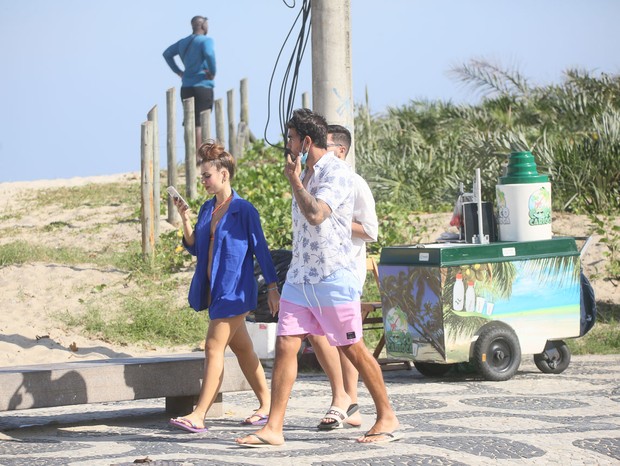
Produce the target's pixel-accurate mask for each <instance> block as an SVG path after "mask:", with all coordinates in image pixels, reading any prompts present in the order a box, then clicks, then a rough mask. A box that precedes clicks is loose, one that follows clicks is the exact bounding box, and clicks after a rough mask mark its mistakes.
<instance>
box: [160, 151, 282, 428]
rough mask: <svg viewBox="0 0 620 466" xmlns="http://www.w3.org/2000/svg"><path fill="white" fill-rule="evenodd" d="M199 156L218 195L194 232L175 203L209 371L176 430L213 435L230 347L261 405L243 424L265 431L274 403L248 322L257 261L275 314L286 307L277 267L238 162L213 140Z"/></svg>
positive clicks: (208, 186)
mask: <svg viewBox="0 0 620 466" xmlns="http://www.w3.org/2000/svg"><path fill="white" fill-rule="evenodd" d="M198 156H199V157H200V159H201V164H200V172H201V181H202V185H203V187H204V188H205V190H206V191H207V193H209V194H212V195H213V197H212V198H211V199H209V200H208V201H206V202H205V203H204V204H203V205H202V207H201V208H200V212H199V213H198V219H197V221H196V226H195V227H193V228H192V224H191V220H190V215H189V214H190V211H189V207H188V206H187V205H186V204H184V203H183V201H182V200H181V199H179V198H174V204H175V206H176V207H177V209H178V211H179V214H180V216H181V219H182V222H183V245H184V246H185V248H186V249H187V250H188V251H189V252H190V253H191V254H192V255H195V256H196V271H195V272H194V277H193V278H192V283H191V285H190V289H189V304H190V306H191V307H192V308H193V309H194V310H196V311H202V310H204V309H208V310H209V328H208V330H207V339H206V344H205V372H204V379H203V383H202V387H201V389H200V396H199V398H198V403H197V404H196V407H195V409H194V411H193V412H192V413H190V414H188V415H186V416H183V417H179V418H174V419H171V420H170V424H171V425H173V426H175V427H178V428H180V429H183V430H186V431H189V432H205V431H206V430H207V428H206V427H205V423H204V418H205V416H206V414H207V411H208V410H209V408H210V407H211V405H212V404H213V402H214V400H215V397H216V396H217V393H218V389H219V386H220V384H221V380H222V376H223V371H224V351H225V350H226V347H227V346H230V349H231V350H232V351H233V353H235V355H236V356H237V359H238V361H239V366H240V367H241V370H242V371H243V374H244V375H245V377H246V379H247V380H248V382H249V384H250V386H251V387H252V390H253V391H254V393H255V394H256V397H257V398H258V402H259V407H258V409H257V410H256V411H255V412H254V414H252V415H251V416H249V417H248V418H247V419H245V420H244V421H243V422H242V424H245V425H264V424H265V423H266V422H267V416H268V413H269V408H270V403H271V397H270V392H269V389H268V388H267V380H266V378H265V371H264V369H263V366H262V365H261V363H260V360H259V359H258V357H257V355H256V353H255V352H254V347H253V345H252V340H251V338H250V336H249V334H248V331H247V328H246V326H245V318H246V316H247V315H248V312H249V311H251V310H254V309H256V305H257V298H258V284H257V282H256V279H255V277H254V256H255V257H256V259H257V260H258V263H259V265H260V267H261V270H262V273H263V276H264V277H265V282H266V283H267V284H268V285H267V290H268V304H269V309H270V310H271V313H272V314H273V315H275V314H276V313H277V312H278V310H279V306H280V294H279V293H278V287H277V280H278V278H277V275H276V269H275V267H274V265H273V261H272V260H271V255H270V253H269V248H268V247H267V242H266V241H265V235H264V234H263V229H262V227H261V223H260V218H259V215H258V211H257V210H256V209H255V208H254V206H253V205H252V204H251V203H249V202H248V201H246V200H245V199H242V198H241V197H239V195H238V194H237V193H236V192H235V191H234V190H233V189H232V187H231V184H230V182H231V180H232V178H233V177H234V175H235V159H234V158H233V156H232V155H231V154H229V153H228V152H226V151H225V150H224V147H223V146H222V145H221V144H219V143H216V142H214V141H207V142H206V143H204V144H203V145H202V146H201V147H200V149H199V150H198Z"/></svg>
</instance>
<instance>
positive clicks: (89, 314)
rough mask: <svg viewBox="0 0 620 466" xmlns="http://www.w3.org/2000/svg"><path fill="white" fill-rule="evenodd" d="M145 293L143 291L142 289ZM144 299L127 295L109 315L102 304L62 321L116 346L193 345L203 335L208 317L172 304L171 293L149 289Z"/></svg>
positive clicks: (68, 316)
mask: <svg viewBox="0 0 620 466" xmlns="http://www.w3.org/2000/svg"><path fill="white" fill-rule="evenodd" d="M145 291H146V290H145ZM148 291H149V292H146V293H145V294H144V295H143V296H148V297H149V299H144V297H136V296H130V297H126V298H125V300H124V301H123V302H122V308H121V309H120V311H119V312H118V313H116V314H114V315H112V316H110V313H109V310H108V309H106V308H105V307H104V306H103V305H102V304H101V303H99V304H90V305H89V306H87V310H86V312H84V313H83V314H80V315H78V316H74V315H70V314H68V313H64V314H62V315H61V316H60V318H61V321H62V322H63V323H65V324H66V325H68V326H70V327H81V328H83V329H84V331H85V332H87V333H88V334H90V335H94V336H96V337H98V338H100V339H102V340H104V341H109V342H111V343H115V344H120V345H123V344H129V343H131V344H146V345H153V346H173V345H196V346H198V344H199V343H200V341H202V340H204V338H205V335H206V329H207V323H208V315H207V314H206V313H204V312H193V311H191V312H190V310H188V308H187V307H178V306H175V305H174V299H173V296H172V293H171V292H170V291H168V292H164V293H162V290H157V289H154V287H151V289H150V290H148Z"/></svg>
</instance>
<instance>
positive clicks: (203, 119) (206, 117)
mask: <svg viewBox="0 0 620 466" xmlns="http://www.w3.org/2000/svg"><path fill="white" fill-rule="evenodd" d="M200 127H201V128H202V141H201V142H203V143H204V142H205V141H208V140H209V139H211V109H210V108H208V109H206V110H203V111H202V112H200Z"/></svg>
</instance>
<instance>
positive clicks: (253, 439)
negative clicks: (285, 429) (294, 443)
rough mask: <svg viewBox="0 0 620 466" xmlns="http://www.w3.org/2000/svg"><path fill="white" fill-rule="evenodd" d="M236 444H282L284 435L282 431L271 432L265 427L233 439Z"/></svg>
mask: <svg viewBox="0 0 620 466" xmlns="http://www.w3.org/2000/svg"><path fill="white" fill-rule="evenodd" d="M235 442H236V443H237V444H238V445H246V446H252V445H256V446H257V445H262V446H265V445H273V446H278V445H284V435H282V433H281V432H280V433H277V432H273V431H271V430H269V429H267V428H263V429H261V430H258V431H256V432H254V433H253V434H249V435H246V436H245V437H239V438H236V439H235Z"/></svg>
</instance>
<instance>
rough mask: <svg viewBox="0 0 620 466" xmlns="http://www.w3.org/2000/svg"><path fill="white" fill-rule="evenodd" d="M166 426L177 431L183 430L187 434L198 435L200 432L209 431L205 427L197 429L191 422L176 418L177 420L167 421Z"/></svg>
mask: <svg viewBox="0 0 620 466" xmlns="http://www.w3.org/2000/svg"><path fill="white" fill-rule="evenodd" d="M168 424H170V425H171V426H173V427H176V428H177V429H181V430H185V431H187V432H192V433H194V434H200V433H202V432H207V431H208V430H209V429H208V428H207V427H198V426H197V425H196V424H194V423H193V422H192V421H190V420H189V419H186V418H184V417H177V418H173V419H170V420H169V421H168Z"/></svg>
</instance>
